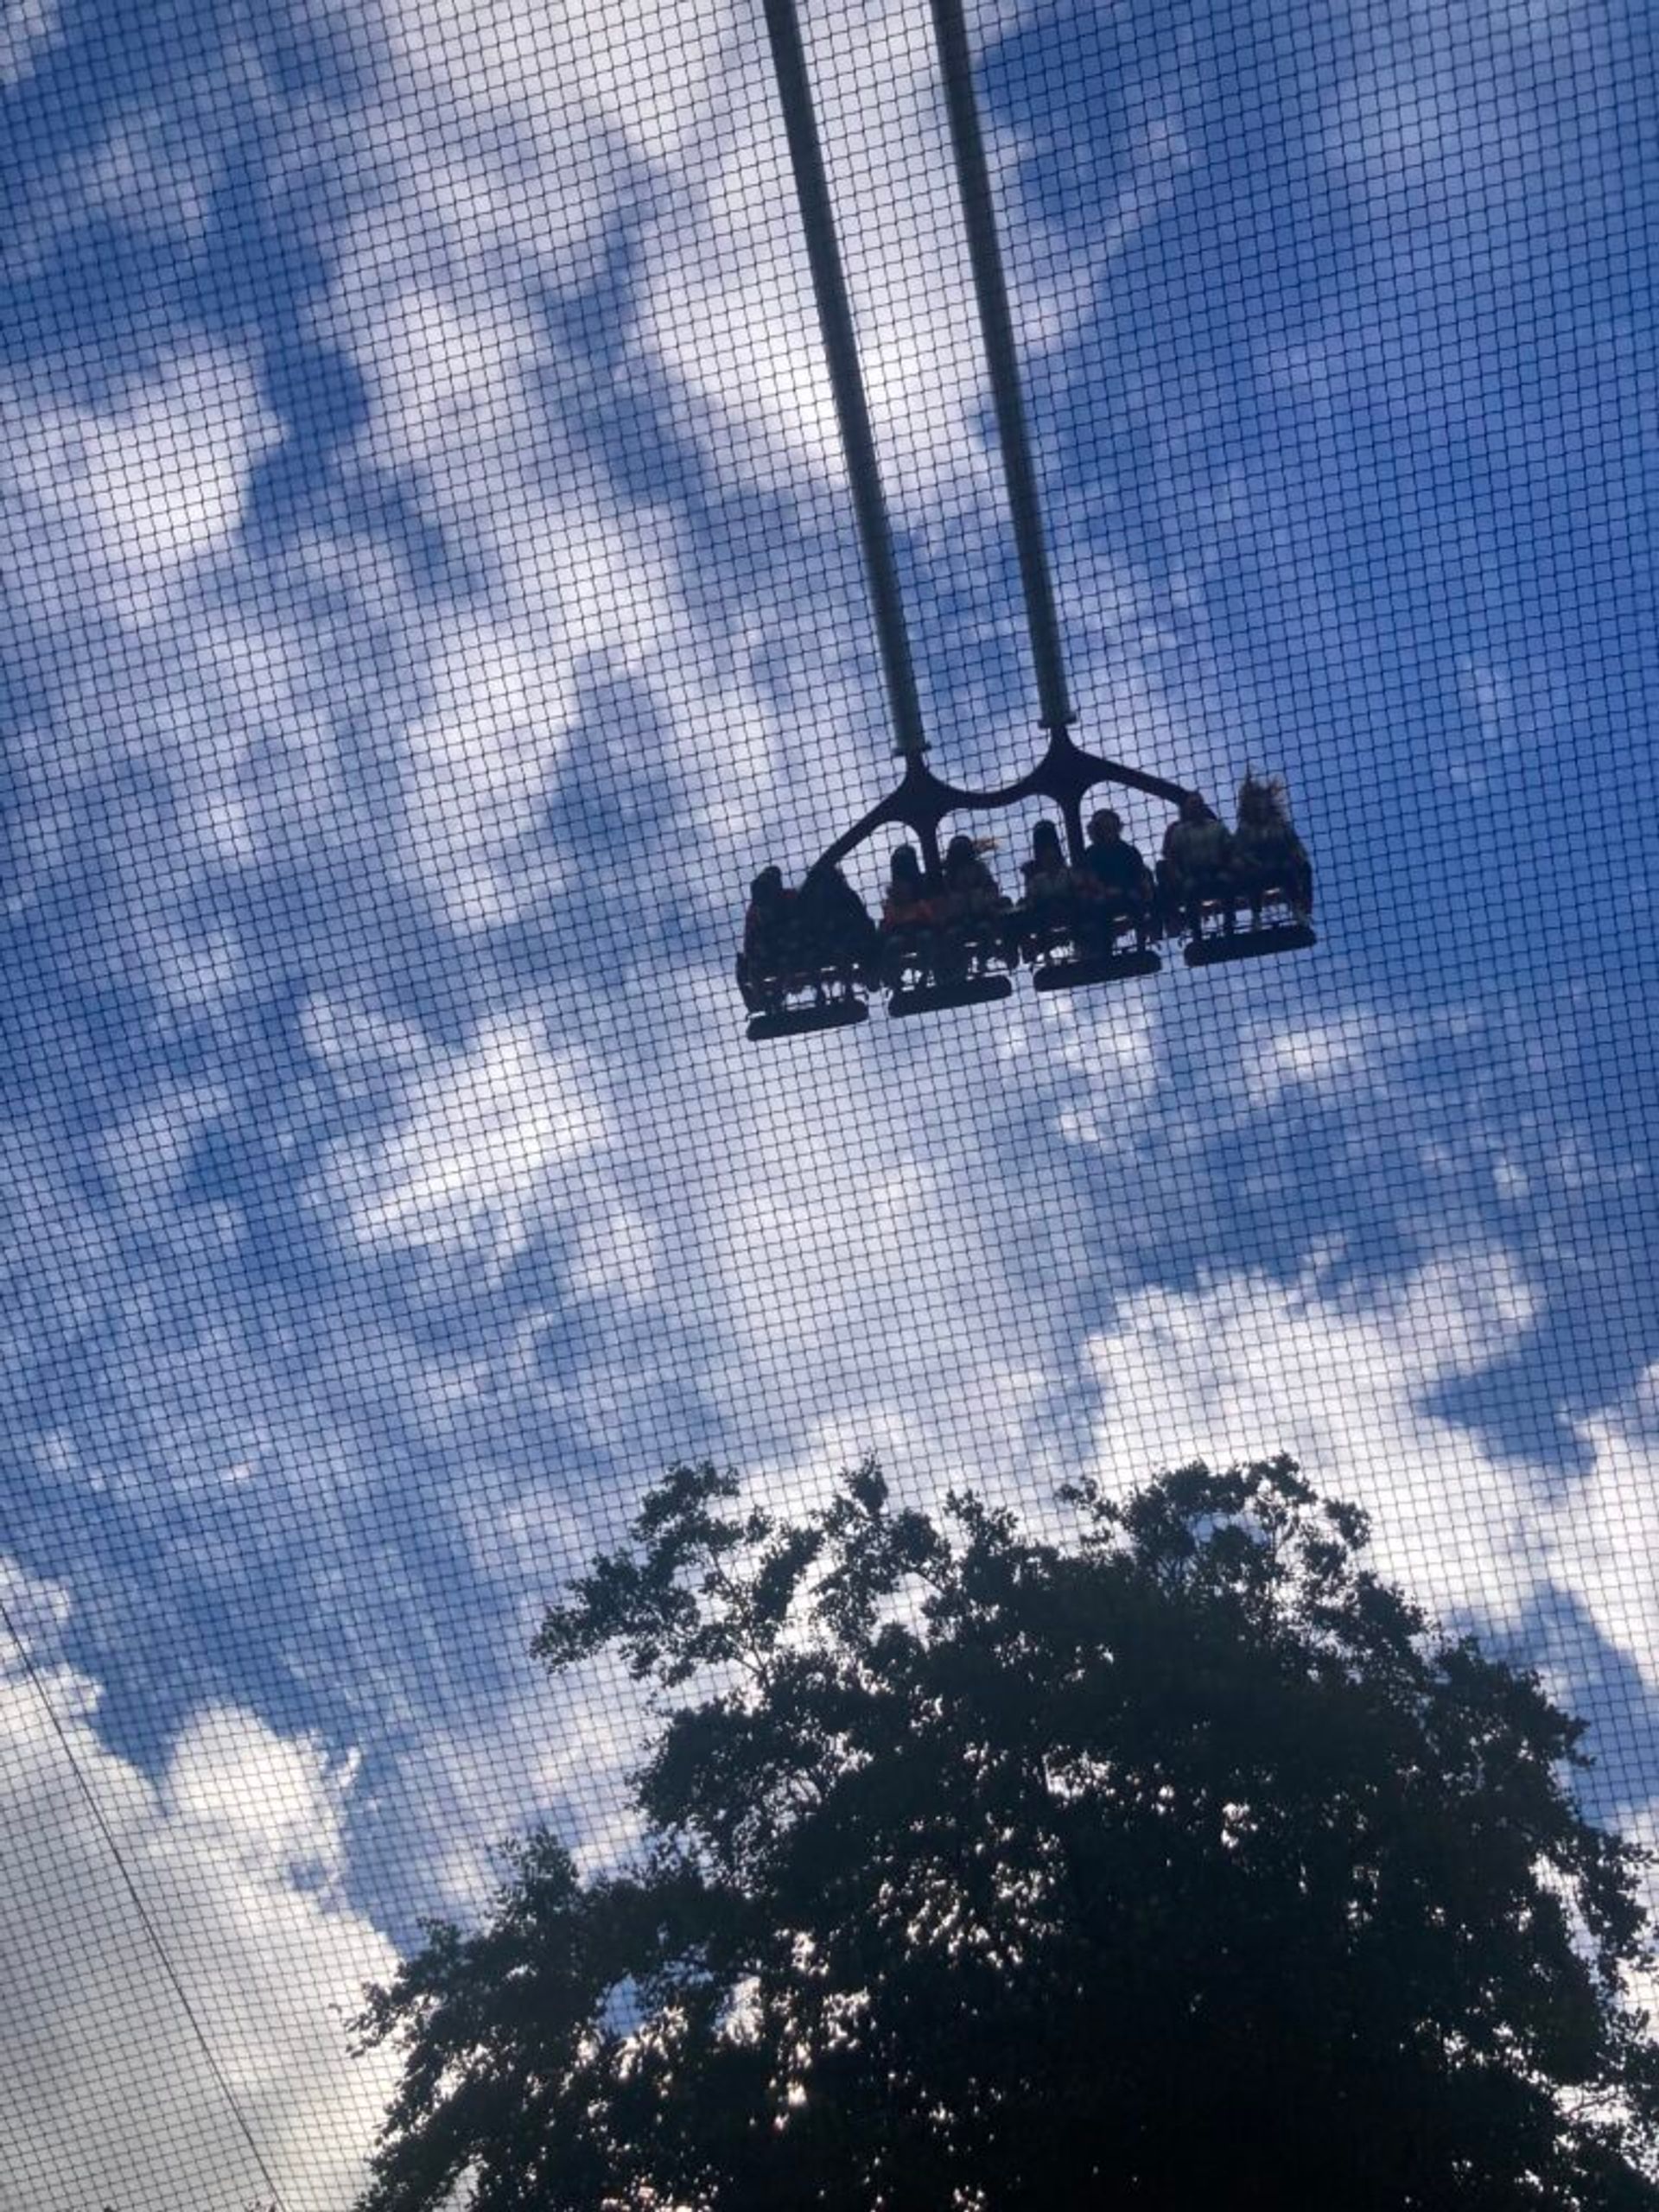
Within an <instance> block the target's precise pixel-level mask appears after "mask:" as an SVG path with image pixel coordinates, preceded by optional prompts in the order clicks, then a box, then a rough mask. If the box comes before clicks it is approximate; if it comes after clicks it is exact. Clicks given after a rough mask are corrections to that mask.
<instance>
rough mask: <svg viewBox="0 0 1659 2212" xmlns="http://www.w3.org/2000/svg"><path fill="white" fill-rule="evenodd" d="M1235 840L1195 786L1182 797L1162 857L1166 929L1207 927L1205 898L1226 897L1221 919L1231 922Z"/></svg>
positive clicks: (1194, 930) (1160, 884)
mask: <svg viewBox="0 0 1659 2212" xmlns="http://www.w3.org/2000/svg"><path fill="white" fill-rule="evenodd" d="M1232 868H1233V840H1232V836H1231V834H1230V832H1229V830H1228V829H1227V826H1226V824H1225V823H1224V822H1222V821H1221V820H1220V819H1219V818H1218V817H1217V815H1216V814H1215V812H1214V811H1213V810H1212V809H1211V807H1210V806H1208V805H1207V804H1205V801H1204V800H1203V799H1201V798H1199V797H1198V793H1197V792H1196V791H1189V792H1188V793H1187V795H1186V797H1185V798H1184V799H1183V800H1182V801H1181V807H1180V812H1179V814H1178V815H1177V817H1175V819H1174V821H1173V822H1172V823H1170V825H1169V827H1168V829H1166V831H1165V832H1164V851H1163V857H1162V859H1161V860H1160V861H1159V864H1158V893H1159V899H1160V905H1161V906H1162V910H1163V920H1164V927H1165V928H1166V930H1179V929H1185V930H1187V931H1190V932H1191V933H1192V935H1193V936H1195V937H1196V936H1197V935H1198V933H1199V931H1200V930H1201V929H1202V927H1203V912H1204V902H1205V899H1221V900H1222V901H1223V902H1224V909H1225V911H1224V915H1223V920H1224V925H1225V926H1226V927H1227V928H1228V929H1229V930H1230V929H1231V928H1232V926H1233V907H1232V900H1231V898H1230V895H1229V894H1230V891H1231V888H1232Z"/></svg>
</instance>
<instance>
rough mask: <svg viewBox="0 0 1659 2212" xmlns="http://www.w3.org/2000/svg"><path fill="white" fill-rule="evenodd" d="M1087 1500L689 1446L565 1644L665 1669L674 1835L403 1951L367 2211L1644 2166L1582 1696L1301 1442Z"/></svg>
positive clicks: (1265, 2183) (666, 1766) (1454, 2186)
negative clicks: (776, 1470)
mask: <svg viewBox="0 0 1659 2212" xmlns="http://www.w3.org/2000/svg"><path fill="white" fill-rule="evenodd" d="M1065 1497H1066V1499H1067V1501H1068V1503H1070V1505H1071V1507H1072V1509H1073V1510H1075V1513H1076V1516H1077V1522H1076V1533H1075V1535H1074V1536H1073V1537H1072V1538H1071V1541H1067V1542H1065V1543H1059V1542H1052V1541H1042V1540H1039V1538H1037V1537H1036V1536H1034V1535H1032V1534H1031V1533H1029V1532H1028V1531H1027V1529H1025V1528H1024V1527H1023V1526H1022V1525H1021V1523H1020V1521H1019V1520H1018V1519H1017V1518H1016V1517H1015V1516H1014V1515H1013V1514H1011V1513H1009V1512H1007V1511H1006V1510H1002V1509H1001V1508H998V1507H995V1506H993V1505H990V1504H988V1503H986V1502H985V1501H983V1500H982V1499H980V1498H977V1497H972V1496H966V1495H955V1496H952V1497H950V1499H949V1500H948V1501H947V1503H946V1505H945V1507H944V1510H942V1511H941V1512H940V1513H938V1515H937V1516H931V1515H929V1514H925V1513H922V1512H919V1511H917V1510H913V1509H905V1508H900V1507H899V1506H897V1505H895V1503H894V1502H893V1498H892V1497H891V1496H890V1494H889V1491H888V1488H887V1484H886V1482H885V1480H884V1478H883V1477H882V1475H881V1473H880V1470H879V1469H878V1468H877V1467H876V1466H875V1465H874V1463H872V1462H867V1463H866V1464H865V1465H862V1466H861V1467H860V1468H858V1469H857V1470H856V1471H854V1472H852V1473H851V1474H849V1475H848V1476H846V1477H845V1478H843V1479H842V1484H841V1485H840V1487H839V1488H838V1490H837V1491H836V1494H835V1496H834V1497H833V1498H832V1499H831V1500H830V1502H829V1503H828V1504H827V1505H826V1506H824V1507H823V1509H822V1510H819V1511H817V1512H815V1513H812V1514H810V1515H808V1516H804V1517H803V1518H802V1519H800V1520H799V1521H798V1522H789V1521H785V1520H783V1519H781V1518H779V1516H776V1515H773V1514H771V1513H768V1512H766V1511H765V1510H760V1509H759V1508H756V1507H753V1506H751V1505H749V1504H747V1503H745V1499H744V1493H743V1487H742V1485H741V1483H740V1482H739V1480H738V1479H737V1478H736V1477H734V1476H733V1475H731V1474H729V1473H722V1472H720V1471H716V1470H715V1468H713V1467H712V1466H709V1465H702V1466H678V1467H676V1468H674V1469H673V1470H671V1472H670V1473H669V1475H668V1476H667V1477H666V1478H665V1479H664V1482H663V1483H662V1484H660V1485H659V1486H658V1488H657V1489H656V1490H655V1491H652V1493H651V1495H650V1497H648V1499H647V1500H646V1502H645V1506H644V1508H643V1509H642V1511H641V1513H640V1515H639V1519H638V1521H637V1522H636V1524H635V1527H634V1530H633V1537H634V1541H633V1542H632V1544H631V1546H630V1547H628V1548H626V1549H624V1550H621V1551H618V1552H615V1553H613V1554H607V1555H605V1556H603V1557H601V1558H600V1559H599V1560H596V1561H595V1562H594V1565H593V1567H591V1568H590V1570H589V1571H588V1573H586V1574H585V1575H583V1576H582V1578H581V1579H580V1580H577V1581H576V1582H575V1584H574V1586H572V1587H571V1589H570V1591H569V1593H568V1595H567V1597H566V1599H565V1601H564V1602H563V1604H561V1605H556V1606H554V1607H553V1608H552V1609H551V1610H550V1611H549V1612H548V1614H547V1616H546V1618H545V1619H544V1621H543V1625H542V1628H541V1630H540V1632H539V1634H538V1636H537V1640H536V1644H535V1649H536V1652H537V1656H540V1657H541V1658H542V1659H543V1661H544V1662H546V1663H547V1664H548V1665H549V1666H550V1668H551V1669H555V1670H557V1669H566V1668H569V1667H571V1666H574V1665H576V1664H577V1663H579V1662H583V1661H587V1660H589V1659H591V1658H593V1657H594V1656H596V1655H598V1654H600V1653H601V1652H605V1651H607V1650H614V1651H617V1652H619V1653H620V1655H621V1656H623V1658H624V1659H625V1660H626V1664H627V1666H628V1668H629V1669H630V1670H631V1671H632V1675H634V1677H635V1678H636V1679H637V1680H638V1681H639V1682H640V1683H641V1684H642V1685H644V1686H645V1689H646V1693H647V1694H648V1696H649V1698H650V1700H651V1702H652V1709H653V1713H654V1716H655V1721H656V1732H655V1735H654V1738H653V1740H652V1748H651V1751H650V1754H649V1756H648V1758H647V1759H646V1761H645V1765H644V1766H643V1768H642V1769H641V1770H640V1771H639V1775H638V1776H637V1777H636V1780H635V1784H634V1788H635V1793H636V1798H637V1803H638V1807H639V1811H640V1813H641V1815H643V1819H644V1823H645V1834H646V1838H647V1841H646V1844H645V1847H644V1848H643V1849H642V1850H641V1852H640V1853H639V1856H638V1859H637V1862H636V1863H635V1864H633V1865H632V1866H629V1867H628V1868H627V1869H626V1870H624V1871H621V1872H617V1873H615V1874H613V1875H612V1876H609V1877H607V1878H595V1879H591V1880H585V1881H584V1880H582V1878H579V1876H578V1874H577V1872H576V1870H575V1865H574V1863H573V1861H572V1859H571V1858H570V1856H569V1853H568V1852H567V1851H566V1850H565V1849H564V1848H563V1847H562V1846H561V1845H560V1844H559V1843H558V1842H556V1840H553V1839H552V1838H550V1837H549V1836H547V1835H544V1834H543V1835H537V1836H536V1837H533V1838H532V1839H531V1840H530V1841H529V1842H528V1843H526V1844H525V1845H524V1846H523V1847H520V1848H519V1849H518V1852H517V1853H515V1854H514V1855H513V1857H512V1861H511V1864H510V1866H509V1870H508V1875H507V1879H506V1881H505V1885H504V1886H503V1888H502V1890H501V1891H500V1894H499V1897H498V1899H497V1901H496V1904H495V1906H494V1908H493V1911H492V1912H491V1914H490V1915H489V1916H488V1917H487V1918H486V1922H485V1924H484V1925H483V1926H482V1927H481V1928H480V1929H478V1930H477V1931H476V1932H474V1933H472V1934H462V1933H461V1931H459V1930H458V1929H454V1928H452V1927H448V1926H446V1925H442V1924H435V1925H433V1926H432V1927H431V1928H430V1929H429V1932H428V1939H427V1943H426V1947H425V1948H424V1949H423V1951H422V1952H421V1953H420V1954H419V1955H417V1956H416V1957H415V1958H413V1959H411V1960H410V1961H408V1962H407V1963H406V1964H405V1965H404V1967H402V1969H401V1970H400V1972H399V1973H398V1974H397V1978H396V1980H394V1982H393V1983H392V1985H391V1987H390V1988H388V1989H384V1990H378V1991H375V1992H373V1993H371V1997H370V2000H369V2005H368V2009H367V2011H366V2012H365V2015H364V2018H363V2020H362V2023H361V2028H362V2031H363V2035H364V2037H365V2042H366V2043H367V2044H378V2043H380V2042H382V2041H384V2040H385V2039H386V2038H388V2037H396V2038H398V2039H399V2040H400V2041H401V2042H402V2044H403V2047H404V2054H405V2065H404V2079H403V2084H402V2088H401V2090H400V2092H399V2094H398V2097H397V2101H396V2103H395V2104H394V2106H393V2107H392V2110H391V2114H390V2116H389V2120H388V2124H387V2129H386V2132H385V2138H384V2141H383V2145H382V2147H381V2150H380V2152H379V2154H378V2159H377V2163H376V2168H375V2179H374V2183H373V2185H372V2188H371V2189H370V2190H369V2192H368V2193H367V2196H365V2200H364V2202H365V2207H367V2208H371V2212H426V2208H436V2207H439V2206H441V2205H442V2203H443V2202H444V2201H445V2197H446V2193H447V2192H448V2190H450V2189H451V2188H452V2187H453V2186H454V2184H455V2183H457V2181H458V2180H459V2179H460V2178H461V2177H463V2176H465V2177H470V2180H469V2185H470V2186H471V2188H472V2189H473V2190H474V2200H473V2201H474V2202H475V2204H476V2206H477V2208H478V2212H508V2208H512V2212H532V2209H533V2212H564V2209H565V2208H572V2209H573V2212H574V2208H578V2207H580V2208H584V2209H585V2208H592V2209H593V2212H600V2208H609V2209H610V2212H623V2209H624V2208H639V2209H640V2212H644V2208H646V2207H668V2206H683V2207H688V2208H705V2207H706V2208H720V2212H739V2209H740V2208H741V2212H748V2208H755V2209H756V2212H758V2208H760V2207H762V2206H765V2207H767V2208H776V2207H779V2206H784V2205H797V2204H798V2205H809V2204H810V2205H820V2206H829V2207H836V2208H845V2212H874V2208H895V2212H910V2208H915V2212H924V2208H926V2209H927V2212H931V2209H932V2208H944V2207H951V2206H957V2207H963V2208H971V2207H984V2208H988V2209H989V2212H996V2209H997V2208H1005V2207H1006V2208H1016V2207H1021V2208H1023V2207H1027V2206H1029V2207H1033V2208H1034V2207H1038V2206H1041V2207H1044V2208H1046V2212H1057V2208H1060V2207H1067V2208H1070V2207H1072V2206H1086V2205H1090V2204H1094V2203H1106V2202H1111V2203H1117V2202H1122V2203H1124V2204H1133V2205H1137V2206H1141V2205H1146V2206H1159V2207H1171V2208H1173V2207H1176V2206H1179V2207H1181V2208H1183V2212H1189V2209H1190V2208H1192V2207H1195V2206H1198V2205H1201V2204H1204V2203H1205V2202H1211V2201H1214V2202H1226V2203H1227V2204H1229V2205H1230V2206H1233V2207H1240V2206H1263V2207H1266V2206H1269V2205H1271V2206H1273V2207H1274V2208H1275V2212H1285V2208H1299V2207H1301V2206H1304V2205H1306V2206H1310V2207H1311V2206H1313V2205H1316V2204H1317V2205H1325V2204H1340V2205H1343V2206H1344V2207H1351V2208H1370V2207H1375V2208H1378V2209H1379V2212H1380V2209H1381V2208H1383V2207H1388V2208H1390V2212H1397V2208H1404V2207H1416V2206H1425V2207H1427V2206H1433V2207H1435V2208H1437V2212H1438V2208H1445V2207H1446V2206H1449V2205H1452V2204H1456V2205H1458V2206H1460V2207H1462V2206H1467V2207H1494V2208H1496V2207H1499V2206H1502V2207H1504V2208H1513V2207H1518V2206H1525V2205H1529V2204H1535V2205H1540V2206H1553V2207H1562V2208H1569V2207H1586V2208H1587V2207H1592V2206H1593V2207H1605V2208H1609V2209H1610V2212H1612V2209H1613V2208H1623V2207H1627V2206H1628V2207H1649V2206H1659V2188H1656V2186H1655V2184H1654V2182H1653V2179H1652V2155H1653V2146H1654V2132H1655V2126H1656V2120H1659V2064H1656V2058H1655V2053H1654V2050H1653V2047H1652V2045H1651V2044H1649V2041H1648V2039H1647V2036H1646V2028H1645V2021H1644V2020H1643V2017H1642V2015H1641V2014H1640V2013H1639V2012H1637V2010H1635V2009H1634V2007H1633V2005H1632V2004H1631V2003H1630V1998H1629V1993H1628V1986H1627V1985H1628V1982H1629V1979H1630V1976H1631V1974H1633V1973H1635V1972H1636V1971H1637V1970H1638V1969H1640V1968H1642V1967H1644V1966H1645V1964H1646V1962H1647V1953H1646V1949H1645V1941H1646V1930H1645V1923H1644V1920H1643V1914H1642V1911H1641V1909H1640V1907H1639V1904H1638V1902H1637V1891H1636V1872H1637V1866H1638V1863H1639V1862H1638V1855H1637V1853H1636V1852H1635V1851H1634V1850H1633V1849H1632V1848H1631V1847H1630V1846H1628V1845H1627V1844H1625V1843H1624V1842H1622V1841H1620V1840H1618V1839H1617V1838H1616V1837H1613V1836H1611V1835H1610V1834H1606V1833H1605V1832H1603V1831H1602V1830H1600V1829H1599V1828H1598V1827H1595V1826H1594V1825H1592V1823H1590V1822H1589V1821H1587V1820H1586V1818H1585V1817H1584V1816H1583V1815H1582V1813H1581V1811H1580V1808H1579V1806H1578V1804H1577V1802H1576V1801H1575V1799H1574V1796H1573V1792H1572V1789H1571V1786H1570V1783H1571V1777H1572V1774H1573V1769H1574V1767H1575V1766H1577V1765H1580V1764H1582V1758H1581V1754H1580V1750H1579V1743H1580V1735H1581V1728H1580V1724H1579V1723H1578V1722H1577V1721H1575V1720H1573V1719H1570V1718H1569V1717H1568V1716H1567V1715H1566V1714H1565V1713H1562V1712H1560V1710H1559V1709H1558V1708H1557V1707H1555V1706H1554V1704H1553V1703H1552V1702H1551V1700H1550V1699H1549V1698H1548V1695H1547V1694H1545V1691H1544V1689H1543V1688H1542V1686H1541V1683H1540V1682H1539V1681H1538V1680H1537V1679H1536V1677H1535V1676H1534V1675H1529V1674H1525V1673H1522V1672H1517V1671H1516V1670H1515V1669H1511V1668H1510V1667H1508V1666H1505V1665H1503V1664H1502V1663H1501V1662H1497V1661H1496V1660H1493V1659H1491V1658H1489V1657H1487V1656H1484V1654H1483V1653H1482V1652H1481V1650H1480V1649H1478V1646H1477V1645H1476V1643H1474V1642H1473V1641H1471V1640H1470V1639H1468V1638H1460V1639H1452V1638H1447V1637H1444V1636H1442V1635H1440V1634H1438V1633H1437V1632H1435V1631H1433V1630H1432V1629H1431V1627H1430V1625H1429V1624H1428V1623H1427V1621H1426V1620H1425V1618H1424V1617H1423V1616H1422V1615H1421V1613H1420V1612H1419V1611H1417V1609H1416V1608H1415V1607H1414V1606H1413V1605H1411V1604H1410V1603H1409V1602H1408V1599H1406V1598H1405V1597H1403V1596H1402V1594H1401V1593H1399V1592H1396V1591H1395V1590H1393V1589H1391V1588H1390V1587H1389V1586H1387V1585H1385V1584H1384V1583H1383V1582H1382V1581H1381V1580H1379V1579H1378V1578H1377V1577H1376V1575H1375V1574H1373V1573H1371V1572H1370V1570H1369V1568H1368V1567H1366V1565H1365V1563H1364V1558H1363V1554H1364V1550H1365V1546H1366V1541H1367V1529H1366V1523H1365V1520H1364V1516H1363V1515H1362V1514H1360V1513H1359V1512H1357V1510H1355V1509H1353V1508H1352V1507H1350V1506H1344V1505H1340V1504H1334V1503H1326V1502H1324V1501H1321V1500H1320V1499H1319V1498H1318V1497H1315V1495H1314V1494H1313V1491H1312V1490H1311V1489H1310V1488H1309V1487H1308V1485H1307V1484H1306V1483H1305V1482H1304V1481H1303V1480H1302V1479H1301V1478H1300V1475H1299V1473H1298V1471H1297V1470H1296V1469H1295V1467H1294V1465H1293V1464H1292V1463H1291V1462H1290V1461H1289V1460H1287V1459H1274V1460H1270V1461H1266V1462H1263V1463H1261V1464H1258V1465H1251V1466H1248V1467H1237V1468H1234V1469H1231V1470H1230V1471H1227V1472H1225V1473H1220V1474H1217V1473H1214V1472H1211V1471H1210V1470H1208V1469H1206V1468H1205V1467H1203V1466H1192V1467H1188V1468H1185V1469H1182V1470H1181V1471H1179V1472H1177V1473H1174V1474H1170V1475H1166V1476H1164V1477H1162V1478H1160V1479H1159V1480H1158V1481H1156V1482H1154V1483H1153V1484H1150V1485H1149V1486H1148V1487H1147V1489H1145V1490H1143V1491H1141V1492H1139V1493H1138V1494H1137V1495H1135V1497H1130V1498H1128V1500H1126V1501H1124V1502H1122V1503H1120V1502H1118V1501H1116V1500H1115V1499H1113V1498H1112V1497H1109V1496H1107V1495H1105V1494H1104V1493H1103V1491H1101V1490H1099V1489H1098V1488H1097V1487H1096V1486H1095V1485H1093V1484H1080V1485H1077V1486H1076V1487H1074V1488H1072V1489H1071V1490H1070V1491H1067V1492H1066V1493H1065Z"/></svg>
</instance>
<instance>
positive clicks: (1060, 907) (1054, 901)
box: [1020, 822, 1076, 922]
mask: <svg viewBox="0 0 1659 2212" xmlns="http://www.w3.org/2000/svg"><path fill="white" fill-rule="evenodd" d="M1020 874H1022V875H1023V876H1024V877H1025V880H1026V896H1025V906H1026V911H1027V913H1028V914H1029V915H1030V916H1031V917H1032V918H1033V920H1036V921H1055V922H1060V921H1064V920H1065V919H1066V918H1067V916H1068V915H1069V913H1070V912H1071V906H1072V902H1073V897H1074V893H1075V889H1076V887H1075V886H1074V885H1073V883H1072V880H1071V868H1070V866H1069V865H1068V863H1067V861H1066V857H1065V847H1064V846H1063V845H1062V844H1061V842H1060V833H1059V831H1058V829H1056V828H1055V827H1054V824H1053V823H1052V822H1039V823H1037V825H1036V826H1035V828H1034V829H1033V830H1032V833H1031V858H1030V859H1029V860H1028V861H1027V862H1026V863H1025V866H1024V867H1023V868H1021V870H1020Z"/></svg>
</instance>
